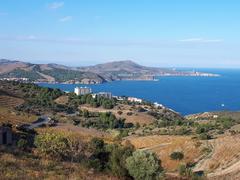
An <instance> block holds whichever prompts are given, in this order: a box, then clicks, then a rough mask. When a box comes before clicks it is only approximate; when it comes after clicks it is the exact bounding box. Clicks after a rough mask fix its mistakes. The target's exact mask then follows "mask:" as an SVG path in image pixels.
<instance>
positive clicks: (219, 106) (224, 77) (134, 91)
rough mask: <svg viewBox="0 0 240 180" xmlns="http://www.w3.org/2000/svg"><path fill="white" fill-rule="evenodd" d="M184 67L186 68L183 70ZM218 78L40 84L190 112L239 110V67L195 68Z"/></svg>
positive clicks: (161, 78)
mask: <svg viewBox="0 0 240 180" xmlns="http://www.w3.org/2000/svg"><path fill="white" fill-rule="evenodd" d="M185 70H187V69H185ZM195 70H196V71H200V72H208V73H216V74H219V75H220V76H219V77H156V79H157V80H158V81H114V82H109V83H103V84H96V85H76V84H48V83H39V85H40V86H43V87H51V88H59V89H61V90H64V91H70V92H71V91H74V88H75V87H76V86H84V87H85V86H87V87H90V88H92V91H93V92H112V94H113V95H116V96H133V97H137V98H142V99H144V100H147V101H151V102H157V103H159V104H163V105H164V106H166V107H168V108H171V109H173V110H174V111H176V112H179V113H180V114H182V115H189V114H195V113H202V112H212V111H240V69H195Z"/></svg>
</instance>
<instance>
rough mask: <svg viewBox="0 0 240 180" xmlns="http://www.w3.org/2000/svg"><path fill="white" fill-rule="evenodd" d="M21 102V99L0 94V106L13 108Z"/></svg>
mask: <svg viewBox="0 0 240 180" xmlns="http://www.w3.org/2000/svg"><path fill="white" fill-rule="evenodd" d="M23 103H24V100H23V99H20V98H16V97H12V96H7V95H0V107H7V108H14V107H16V106H19V105H21V104H23Z"/></svg>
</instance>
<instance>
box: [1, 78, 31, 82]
mask: <svg viewBox="0 0 240 180" xmlns="http://www.w3.org/2000/svg"><path fill="white" fill-rule="evenodd" d="M0 80H1V81H20V82H28V81H29V78H0Z"/></svg>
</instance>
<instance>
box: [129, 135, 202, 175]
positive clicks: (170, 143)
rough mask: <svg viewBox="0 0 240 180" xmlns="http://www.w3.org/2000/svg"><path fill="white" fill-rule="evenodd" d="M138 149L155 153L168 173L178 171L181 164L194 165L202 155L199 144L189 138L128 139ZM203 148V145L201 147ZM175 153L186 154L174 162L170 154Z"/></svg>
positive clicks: (152, 137)
mask: <svg viewBox="0 0 240 180" xmlns="http://www.w3.org/2000/svg"><path fill="white" fill-rule="evenodd" d="M127 139H128V140H129V141H130V143H131V144H133V145H134V146H135V148H137V149H145V150H151V151H154V152H155V153H156V154H157V155H158V156H159V158H160V159H161V161H162V165H163V167H164V168H165V169H166V170H167V171H176V170H177V168H178V166H179V164H181V163H193V162H196V161H198V158H199V157H200V156H201V155H202V153H201V147H199V145H197V144H199V142H198V141H196V140H193V139H191V137H189V136H158V135H154V136H145V137H129V138H127ZM200 146H201V145H200ZM174 151H181V152H183V153H184V159H183V160H181V161H176V160H172V159H171V158H170V156H169V155H170V154H171V153H172V152H174Z"/></svg>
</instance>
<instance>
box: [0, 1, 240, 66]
mask: <svg viewBox="0 0 240 180" xmlns="http://www.w3.org/2000/svg"><path fill="white" fill-rule="evenodd" d="M0 2H1V7H0V26H1V27H4V28H1V29H0V41H1V44H0V52H1V58H5V59H10V60H16V59H17V60H23V61H26V62H31V63H57V64H63V65H68V66H87V65H95V64H100V63H105V62H109V61H120V60H132V61H134V62H136V63H138V64H141V65H145V66H154V67H189V68H240V53H239V49H238V47H240V41H239V40H240V36H239V33H238V32H239V31H240V25H239V19H240V12H239V8H240V2H238V1H224V0H222V1H219V0H218V1H217V0H212V1H210V2H209V1H207V0H202V1H198V2H196V1H194V2H193V1H188V0H182V1H177V0H168V1H166V0H163V1H157V0H152V1H147V0H138V1H137V0H132V1H127V0H123V1H109V0H101V1H97V0H90V1H73V0H69V1H64V0H60V1H45V0H39V1H27V0H22V1H17V0H12V1H3V0H2V1H1V0H0Z"/></svg>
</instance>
